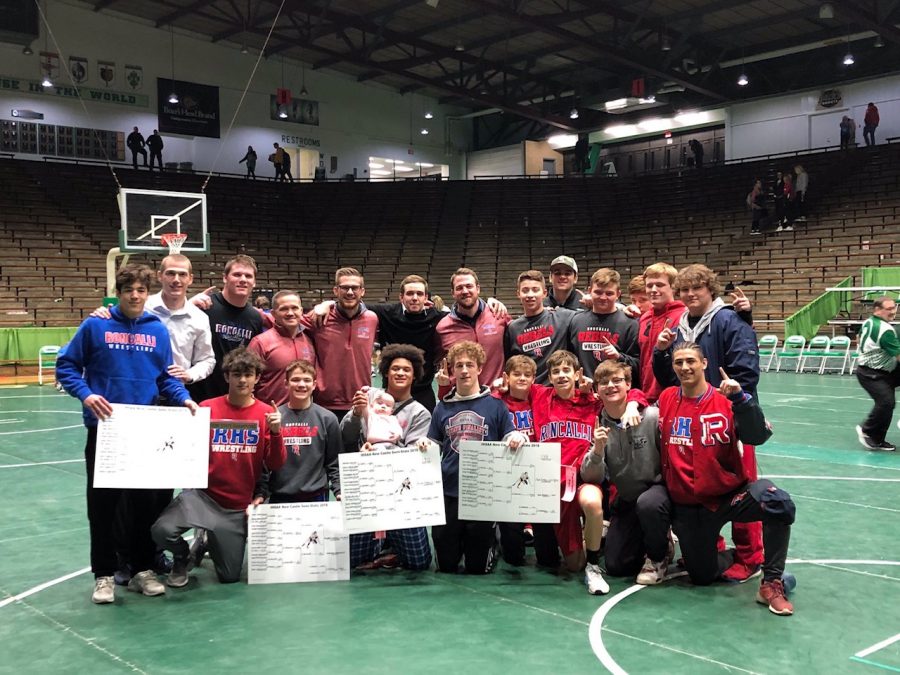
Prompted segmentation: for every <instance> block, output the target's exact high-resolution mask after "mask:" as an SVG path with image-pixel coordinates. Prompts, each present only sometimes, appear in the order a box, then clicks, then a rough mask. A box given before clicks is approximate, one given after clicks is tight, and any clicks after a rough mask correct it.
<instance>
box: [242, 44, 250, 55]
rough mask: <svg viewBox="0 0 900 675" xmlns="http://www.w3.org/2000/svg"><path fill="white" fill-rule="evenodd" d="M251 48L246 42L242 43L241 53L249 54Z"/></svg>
mask: <svg viewBox="0 0 900 675" xmlns="http://www.w3.org/2000/svg"><path fill="white" fill-rule="evenodd" d="M249 53H250V49H249V48H248V47H247V45H246V43H245V44H242V45H241V54H249Z"/></svg>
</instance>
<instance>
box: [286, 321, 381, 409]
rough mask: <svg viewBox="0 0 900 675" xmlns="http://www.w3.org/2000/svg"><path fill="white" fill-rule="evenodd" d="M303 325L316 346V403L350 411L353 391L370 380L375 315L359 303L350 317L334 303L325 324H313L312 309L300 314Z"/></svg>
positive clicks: (375, 328) (375, 324)
mask: <svg viewBox="0 0 900 675" xmlns="http://www.w3.org/2000/svg"><path fill="white" fill-rule="evenodd" d="M303 324H304V325H305V326H306V328H307V332H308V333H309V334H310V335H311V336H312V339H313V342H314V343H315V346H316V403H318V404H319V405H320V406H322V407H323V408H328V409H331V410H349V409H350V404H351V402H352V401H353V394H355V393H356V392H357V391H358V390H359V388H360V387H363V386H365V385H367V384H370V383H371V381H372V347H373V346H374V344H375V335H376V334H377V333H378V317H377V316H375V312H373V311H371V310H368V309H366V306H365V305H364V304H362V303H360V310H359V311H358V312H357V313H356V314H355V315H354V316H352V317H348V316H347V315H346V314H344V312H342V311H341V310H340V309H338V307H337V305H334V306H332V307H331V309H330V310H328V316H327V320H326V322H325V325H324V326H317V325H316V323H315V317H314V316H313V313H312V312H309V313H307V314H306V315H305V316H304V317H303Z"/></svg>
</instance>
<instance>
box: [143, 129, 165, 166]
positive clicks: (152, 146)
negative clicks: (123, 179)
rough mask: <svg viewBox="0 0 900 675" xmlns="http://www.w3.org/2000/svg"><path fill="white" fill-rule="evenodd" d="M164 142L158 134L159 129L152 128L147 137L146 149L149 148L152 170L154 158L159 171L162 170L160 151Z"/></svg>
mask: <svg viewBox="0 0 900 675" xmlns="http://www.w3.org/2000/svg"><path fill="white" fill-rule="evenodd" d="M163 147H164V143H163V139H162V136H160V135H159V131H158V130H157V129H154V130H153V133H152V134H150V137H149V138H148V139H147V149H149V150H150V170H151V171H153V163H154V160H155V162H156V164H157V166H159V170H160V172H162V170H163V163H162V151H163Z"/></svg>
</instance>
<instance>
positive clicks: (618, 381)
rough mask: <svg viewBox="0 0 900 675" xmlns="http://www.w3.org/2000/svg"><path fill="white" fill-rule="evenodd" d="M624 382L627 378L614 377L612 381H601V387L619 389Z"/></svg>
mask: <svg viewBox="0 0 900 675" xmlns="http://www.w3.org/2000/svg"><path fill="white" fill-rule="evenodd" d="M624 382H625V378H624V377H613V378H610V379H608V380H606V381H602V380H601V381H600V386H601V387H608V386H609V385H613V386H614V387H618V386H619V385H620V384H623V383H624Z"/></svg>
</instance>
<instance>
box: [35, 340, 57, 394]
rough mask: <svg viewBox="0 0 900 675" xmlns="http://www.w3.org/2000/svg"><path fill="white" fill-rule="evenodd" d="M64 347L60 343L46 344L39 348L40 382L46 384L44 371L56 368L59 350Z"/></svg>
mask: <svg viewBox="0 0 900 675" xmlns="http://www.w3.org/2000/svg"><path fill="white" fill-rule="evenodd" d="M60 349H62V347H60V346H59V345H44V346H43V347H41V348H40V349H38V384H39V385H43V384H44V371H45V370H54V371H55V370H56V356H57V354H59V350H60Z"/></svg>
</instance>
